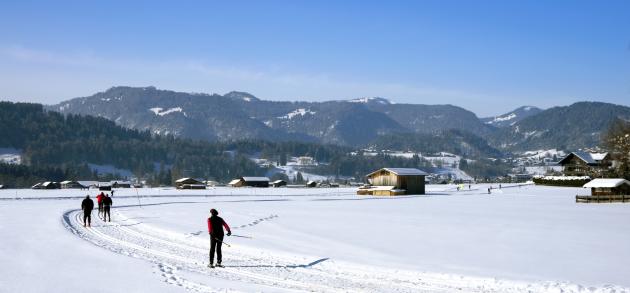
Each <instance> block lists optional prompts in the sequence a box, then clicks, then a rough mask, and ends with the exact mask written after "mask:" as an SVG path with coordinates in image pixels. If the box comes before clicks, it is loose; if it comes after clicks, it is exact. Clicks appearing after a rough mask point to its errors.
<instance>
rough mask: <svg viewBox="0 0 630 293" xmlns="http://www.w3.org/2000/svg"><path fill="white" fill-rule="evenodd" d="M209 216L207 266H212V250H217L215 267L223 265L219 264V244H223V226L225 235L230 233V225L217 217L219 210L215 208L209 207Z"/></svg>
mask: <svg viewBox="0 0 630 293" xmlns="http://www.w3.org/2000/svg"><path fill="white" fill-rule="evenodd" d="M210 214H211V216H210V218H208V234H210V263H209V264H208V267H211V268H214V265H213V263H214V251H215V248H216V251H217V264H216V266H217V267H223V266H222V265H221V245H222V244H223V228H224V227H225V230H227V236H230V235H232V231H231V230H230V226H228V224H227V223H226V222H225V221H224V220H223V218H221V217H219V212H218V211H217V210H215V209H210Z"/></svg>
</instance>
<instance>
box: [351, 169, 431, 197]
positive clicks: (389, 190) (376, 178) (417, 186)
mask: <svg viewBox="0 0 630 293" xmlns="http://www.w3.org/2000/svg"><path fill="white" fill-rule="evenodd" d="M427 175H428V174H427V173H426V172H423V171H420V170H418V169H415V168H383V169H380V170H376V171H374V172H372V173H370V174H368V175H366V177H367V180H368V182H370V187H369V188H362V189H359V191H358V192H357V194H367V195H404V194H424V193H425V189H424V185H425V176H427Z"/></svg>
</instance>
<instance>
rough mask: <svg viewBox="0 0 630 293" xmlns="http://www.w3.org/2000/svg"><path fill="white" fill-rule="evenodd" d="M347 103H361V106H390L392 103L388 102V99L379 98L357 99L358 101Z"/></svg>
mask: <svg viewBox="0 0 630 293" xmlns="http://www.w3.org/2000/svg"><path fill="white" fill-rule="evenodd" d="M348 102H350V103H362V104H381V105H391V104H392V102H390V101H389V100H388V99H386V98H381V97H365V98H358V99H352V100H348Z"/></svg>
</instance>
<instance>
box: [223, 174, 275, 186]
mask: <svg viewBox="0 0 630 293" xmlns="http://www.w3.org/2000/svg"><path fill="white" fill-rule="evenodd" d="M229 185H230V186H232V187H245V186H249V187H269V178H267V177H248V176H246V177H241V178H237V179H234V180H232V181H230V183H229Z"/></svg>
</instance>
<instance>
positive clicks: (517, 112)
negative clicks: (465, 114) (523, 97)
mask: <svg viewBox="0 0 630 293" xmlns="http://www.w3.org/2000/svg"><path fill="white" fill-rule="evenodd" d="M542 111H543V110H542V109H540V108H538V107H534V106H521V107H518V108H516V109H514V110H513V111H510V112H508V113H505V114H502V115H499V116H494V117H486V118H481V121H483V123H485V124H488V125H492V126H496V127H507V126H511V125H514V124H515V123H516V122H518V121H521V120H523V119H525V118H527V117H529V116H532V115H535V114H538V113H540V112H542Z"/></svg>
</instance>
